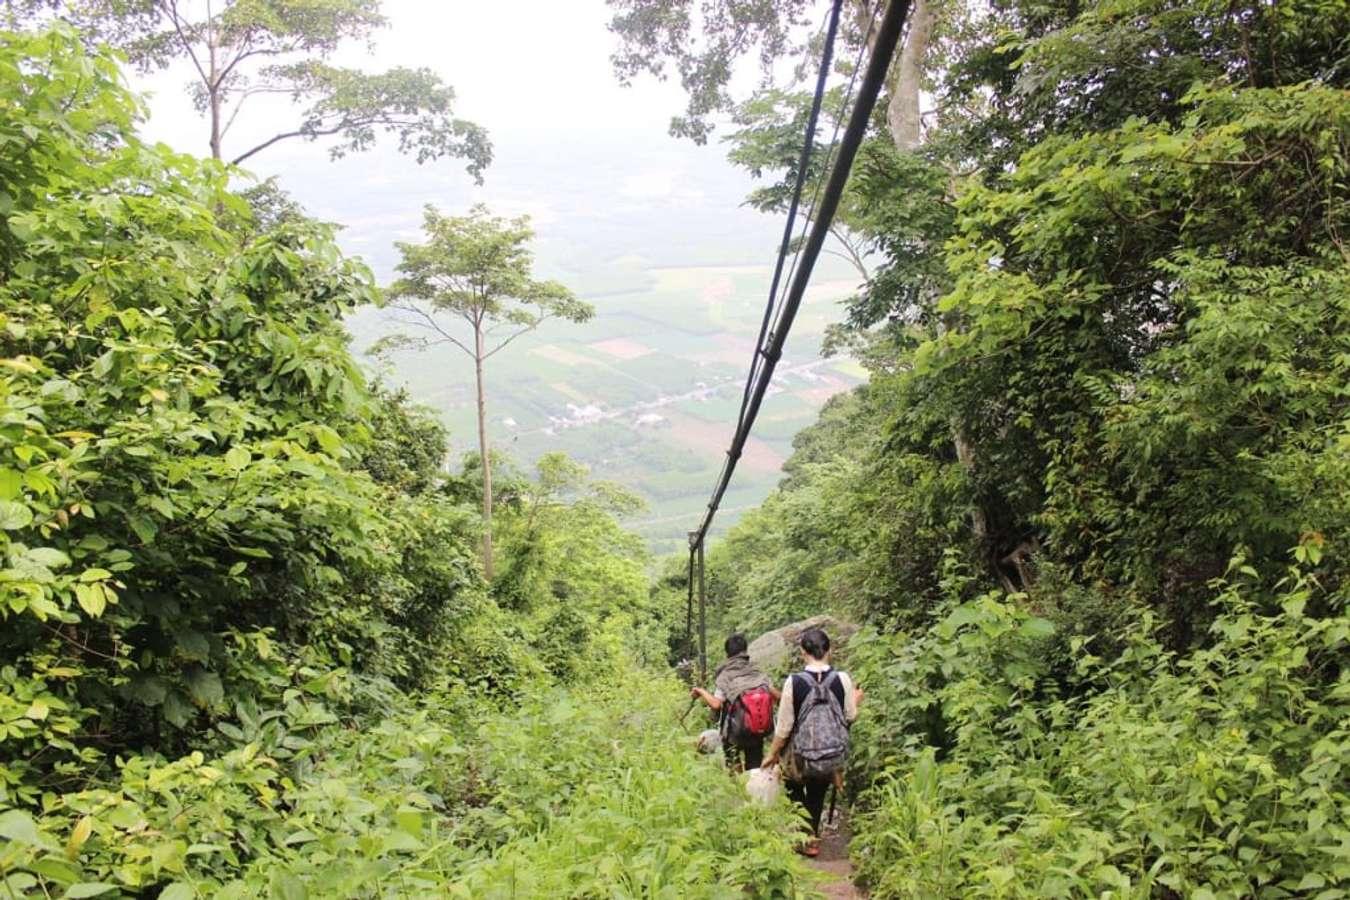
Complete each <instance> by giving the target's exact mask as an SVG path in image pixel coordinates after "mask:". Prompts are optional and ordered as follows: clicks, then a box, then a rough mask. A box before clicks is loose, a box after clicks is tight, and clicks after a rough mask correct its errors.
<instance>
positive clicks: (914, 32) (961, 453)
mask: <svg viewBox="0 0 1350 900" xmlns="http://www.w3.org/2000/svg"><path fill="white" fill-rule="evenodd" d="M932 37H933V6H932V2H931V0H914V5H913V6H912V7H911V8H910V11H909V32H908V34H907V35H906V37H905V46H904V47H903V48H902V49H901V51H900V61H899V63H898V64H897V65H896V70H895V81H894V85H893V87H892V90H891V102H890V104H889V105H888V106H887V108H886V124H887V126H888V127H889V128H890V132H891V137H892V139H893V140H894V141H895V145H896V146H897V147H898V148H900V149H901V150H905V151H913V150H917V149H918V148H919V145H920V144H921V143H922V142H923V119H922V109H921V107H920V104H919V99H920V92H921V88H922V86H923V74H924V62H925V57H926V56H927V55H928V45H929V44H930V43H931V41H932ZM933 299H936V298H933ZM942 327H945V328H948V329H955V328H959V327H960V323H959V322H957V321H956V320H955V319H950V320H946V321H944V323H943V326H942ZM951 427H952V445H953V447H954V448H955V450H956V458H957V460H959V461H960V463H961V466H962V467H963V468H964V469H965V470H966V472H967V473H968V474H971V475H973V474H974V472H975V468H976V465H977V462H978V461H977V459H976V457H975V447H974V445H973V444H972V443H971V441H970V437H969V436H968V435H967V434H966V432H965V429H964V428H963V427H962V425H961V423H960V421H958V420H957V419H956V418H955V417H953V418H952V423H951ZM970 524H971V531H972V532H973V533H974V534H975V539H976V540H977V541H979V542H980V544H981V545H985V544H987V542H988V539H989V517H988V515H987V514H986V513H985V511H984V508H983V507H982V506H981V505H980V501H979V500H978V499H976V500H975V501H974V503H972V505H971V508H970ZM995 568H997V567H995Z"/></svg>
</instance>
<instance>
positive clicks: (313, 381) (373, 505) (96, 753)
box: [0, 29, 801, 900]
mask: <svg viewBox="0 0 1350 900" xmlns="http://www.w3.org/2000/svg"><path fill="white" fill-rule="evenodd" d="M140 115H141V110H140V107H139V101H138V100H137V99H136V98H134V97H133V96H132V95H130V94H129V93H128V92H127V90H126V89H125V88H124V87H123V86H122V81H121V76H120V73H119V71H118V67H117V64H116V63H115V62H114V60H113V58H112V57H111V56H110V55H108V54H105V53H101V52H91V51H87V50H85V49H84V48H83V47H82V45H81V43H80V41H79V40H78V39H77V37H76V36H75V35H74V34H73V33H72V32H70V31H67V30H60V29H58V30H54V31H48V32H45V33H41V34H30V35H19V34H14V33H8V34H3V35H2V36H0V216H3V226H4V227H3V228H0V342H3V352H0V367H2V368H0V542H2V543H3V551H4V556H5V564H4V568H3V574H2V575H0V584H3V588H2V590H3V594H2V595H0V596H2V598H3V599H2V600H0V617H2V620H3V623H4V626H3V631H0V838H3V844H2V845H0V885H2V886H3V890H0V893H2V894H3V895H4V896H40V897H49V896H65V897H92V896H137V897H159V898H171V900H179V898H185V897H195V896H202V897H205V896H237V897H255V896H274V897H284V898H294V897H304V896H316V897H320V896H332V897H335V896H344V897H350V896H372V897H373V896H411V895H422V896H425V895H429V894H436V895H454V896H476V897H477V896H497V895H501V896H529V895H534V896H539V895H545V894H546V895H550V896H558V895H594V894H595V893H597V892H598V891H600V890H601V886H603V890H604V892H605V893H609V892H611V891H613V890H619V891H625V892H627V893H629V894H632V895H644V896H712V895H725V894H727V893H736V892H738V890H739V888H738V886H740V885H745V884H748V883H751V882H753V883H756V884H763V885H772V886H775V889H778V888H781V889H783V890H785V891H792V890H795V888H794V887H793V885H794V884H797V883H800V878H801V873H800V872H799V871H798V870H797V869H796V867H795V866H796V864H795V863H793V862H792V861H791V860H790V858H789V857H790V855H788V854H785V850H786V849H787V847H788V840H789V835H790V832H791V828H790V827H789V825H790V823H789V820H788V819H787V814H786V813H785V812H784V811H782V810H757V809H747V808H745V807H744V805H743V804H741V803H740V802H738V800H737V793H736V789H735V787H734V786H733V785H732V784H731V783H729V782H727V780H726V779H725V778H724V777H722V775H721V774H720V771H719V770H718V768H717V766H716V765H709V764H708V763H707V762H706V761H703V760H698V759H695V758H694V757H693V756H692V755H691V754H689V752H688V745H687V743H686V742H684V741H683V740H677V739H676V737H677V735H678V734H679V732H678V730H677V729H676V726H675V721H676V716H675V715H674V714H673V710H672V709H671V706H670V704H671V702H678V701H675V700H674V698H675V697H677V696H678V694H679V692H678V691H677V690H675V688H674V686H673V685H671V684H667V683H666V682H665V681H663V680H659V679H654V678H653V676H650V675H642V676H639V675H637V674H635V673H636V672H637V671H638V670H637V669H635V668H634V667H635V666H637V665H640V664H643V663H649V664H659V665H662V666H663V665H664V664H665V661H666V657H667V655H668V649H669V643H670V638H669V632H670V630H671V625H670V624H669V621H670V620H671V618H672V617H673V615H674V613H675V612H676V611H677V610H674V609H669V610H667V609H662V608H659V607H657V606H654V605H653V601H652V600H651V599H650V597H649V593H648V590H647V573H646V565H647V559H646V554H645V551H644V550H643V548H642V545H641V543H640V542H639V541H638V540H637V539H636V538H635V537H633V536H631V535H629V534H627V533H625V532H624V531H623V530H622V529H621V528H620V527H619V525H618V524H617V521H616V518H615V514H616V513H622V512H624V511H625V510H627V509H629V508H630V507H631V504H632V499H631V498H630V497H629V496H627V495H626V494H625V493H624V492H622V491H621V490H619V489H616V488H614V487H612V486H608V485H603V484H592V483H589V482H588V480H587V477H586V473H585V471H584V470H582V469H581V468H580V467H578V466H576V465H575V464H573V463H571V462H569V461H568V460H566V459H565V458H562V457H548V458H545V459H544V460H543V461H542V462H541V463H540V464H539V467H538V471H537V472H535V473H533V474H531V475H530V476H529V477H526V476H525V475H523V474H520V473H512V474H509V475H508V477H507V478H506V479H505V483H504V484H503V485H502V486H501V489H500V490H499V493H498V498H497V500H498V504H499V509H498V522H497V527H498V529H499V531H498V539H499V541H500V543H501V547H502V555H501V567H500V570H499V573H500V574H499V578H498V580H497V582H496V583H494V584H493V585H492V586H491V589H489V587H488V586H487V585H486V584H485V583H484V581H483V579H482V576H481V574H480V563H479V560H478V558H477V550H476V548H477V547H478V545H479V538H480V533H479V529H480V525H479V522H480V519H479V517H478V513H477V511H476V509H475V506H476V503H477V499H478V491H477V487H476V483H475V479H474V465H472V464H471V465H469V466H467V467H466V469H465V471H464V472H463V473H462V474H460V475H447V474H446V473H445V472H444V471H443V469H442V462H443V460H444V458H445V454H446V445H445V434H444V433H443V430H442V428H441V426H440V425H438V424H437V423H436V422H435V420H434V418H432V417H431V416H429V415H428V414H427V413H425V412H423V411H421V410H419V409H418V408H417V407H415V406H413V405H411V404H410V403H409V401H408V399H407V398H406V397H404V396H402V395H400V394H398V393H393V392H390V391H388V390H385V389H382V388H380V387H379V386H378V385H371V384H368V383H366V381H365V380H364V379H363V376H362V375H361V372H360V371H359V368H358V365H357V363H356V361H355V360H354V358H353V357H352V356H351V354H350V352H349V350H348V348H347V346H346V338H345V335H344V332H343V330H342V327H341V324H340V318H341V316H342V314H343V313H344V312H345V311H347V310H350V309H352V308H353V307H355V306H357V305H359V304H364V303H369V302H371V301H372V299H373V298H374V296H375V288H374V285H373V283H372V279H371V277H370V274H369V273H368V272H367V271H366V270H365V269H364V268H363V267H362V266H361V265H359V264H357V263H356V262H354V261H353V260H350V259H348V258H345V257H344V256H343V255H342V254H341V253H340V252H339V251H338V250H337V248H336V245H335V244H334V242H333V234H332V229H331V228H330V227H328V226H325V225H320V224H318V223H314V222H312V221H310V220H308V219H306V218H305V217H304V216H303V215H300V214H298V212H297V211H296V210H294V209H291V210H290V211H289V213H287V214H285V215H274V214H273V213H275V212H276V204H275V203H272V202H269V201H267V197H266V192H264V194H263V195H259V194H257V193H255V194H254V199H255V201H257V202H258V212H257V213H255V210H254V209H253V208H251V207H250V205H249V203H248V202H246V201H245V200H244V199H243V198H241V197H240V196H239V195H236V194H233V193H231V192H230V190H229V189H228V185H227V176H228V172H227V170H226V169H225V168H224V167H223V166H221V165H220V164H218V163H215V162H211V161H203V160H200V159H197V158H193V157H190V156H184V155H180V154H177V153H174V152H172V151H170V150H169V149H168V148H165V147H163V146H149V145H147V144H145V143H143V142H141V141H140V140H139V139H138V138H137V137H136V133H135V127H136V122H137V120H138V118H139V116H140ZM602 676H603V677H602ZM594 683H603V684H604V685H608V689H597V688H594V687H587V688H586V689H585V690H584V691H579V692H578V695H577V696H576V697H575V698H572V699H569V697H570V694H569V691H570V690H573V688H571V687H570V686H573V685H581V684H586V685H588V686H589V685H592V684H594ZM624 685H628V686H629V687H628V688H627V689H624V690H621V686H624ZM634 685H635V686H634ZM663 697H664V698H665V699H664V700H663V699H662V698H663ZM635 785H637V786H640V787H641V790H633V787H634V786H635ZM708 813H710V815H708ZM696 824H697V825H698V827H694V826H695V825H696Z"/></svg>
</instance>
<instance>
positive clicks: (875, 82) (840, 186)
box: [689, 0, 911, 553]
mask: <svg viewBox="0 0 1350 900" xmlns="http://www.w3.org/2000/svg"><path fill="white" fill-rule="evenodd" d="M910 2H911V0H889V2H888V3H887V5H886V12H885V15H884V16H883V17H882V20H881V25H880V27H879V28H878V30H877V35H876V42H875V44H874V46H873V48H872V55H871V58H870V59H869V60H868V63H867V70H866V73H865V74H864V76H863V79H862V83H861V86H860V87H859V88H858V96H857V100H856V102H855V104H854V107H853V110H852V112H851V113H850V114H849V120H848V126H847V127H846V128H845V129H844V133H843V137H842V138H840V139H839V141H838V146H837V152H836V154H835V157H834V159H835V162H834V165H833V167H832V168H831V169H830V170H829V172H828V178H827V179H826V181H825V182H824V187H823V189H822V191H821V193H820V194H819V197H820V200H819V203H820V205H819V207H818V208H817V211H816V221H815V223H814V225H813V227H811V228H810V234H809V236H808V237H807V239H806V242H805V243H804V244H803V245H802V246H801V248H800V251H799V255H800V259H801V265H800V267H794V270H793V277H792V279H791V281H790V286H789V288H788V292H787V294H786V296H785V298H784V300H783V305H782V310H781V312H780V314H779V318H778V321H780V322H781V323H782V325H781V328H776V329H775V330H774V331H773V332H772V336H771V338H770V339H769V341H768V344H767V346H765V347H760V348H758V349H757V351H756V360H755V362H756V363H758V362H760V360H761V359H762V371H760V372H759V375H758V377H757V378H756V379H755V381H754V389H753V392H752V394H751V396H750V398H749V403H748V404H747V405H745V406H744V407H743V412H742V415H741V417H740V421H739V423H738V425H737V428H736V433H735V435H733V437H732V440H731V447H730V448H729V449H728V450H727V460H726V462H725V463H724V464H723V466H722V472H721V474H720V475H719V477H718V481H717V485H716V486H715V487H714V489H713V494H712V497H711V499H710V500H709V501H708V509H707V512H706V513H705V514H704V517H703V520H702V521H701V522H700V524H699V527H698V529H697V530H696V531H692V532H690V537H689V547H690V551H691V553H692V552H693V551H694V550H696V549H697V548H701V547H702V546H703V544H704V542H705V540H706V539H707V535H708V529H709V528H710V527H711V526H712V520H713V517H714V516H715V515H716V514H717V510H718V507H719V506H720V505H721V502H722V498H723V497H724V496H725V494H726V490H727V487H728V486H729V485H730V483H731V477H732V475H734V474H735V469H736V464H737V462H738V461H739V459H740V456H741V454H742V453H743V452H744V450H745V443H746V441H747V440H748V439H749V437H750V429H751V428H752V427H753V426H754V421H755V418H756V416H757V415H758V414H759V410H760V407H761V405H762V404H763V402H764V398H765V395H766V394H767V392H768V388H769V385H770V383H771V381H772V379H773V372H774V369H775V368H776V367H777V364H778V360H779V358H780V357H781V356H782V352H783V346H784V344H785V343H786V340H787V332H788V331H789V330H790V329H791V327H792V323H793V321H794V320H795V318H796V314H797V311H798V310H799V309H800V307H801V303H802V299H803V297H804V295H805V293H806V288H807V285H808V284H809V283H810V279H811V273H812V271H813V270H814V268H815V263H816V260H817V258H818V257H819V255H820V251H821V249H822V248H823V247H824V244H825V241H826V239H827V238H828V236H829V229H830V225H831V223H832V221H833V219H834V215H835V213H836V212H837V211H838V209H839V203H840V201H841V200H842V199H843V196H844V191H845V188H846V187H847V185H848V178H849V174H850V172H851V170H852V168H853V161H854V159H855V158H856V156H857V153H858V148H859V147H861V146H862V143H863V140H864V139H865V138H866V136H867V131H868V128H869V122H870V119H871V115H872V111H873V110H874V109H875V106H876V101H877V98H878V96H879V95H880V93H881V90H882V87H883V86H884V84H885V82H886V78H887V72H888V70H889V68H890V64H891V60H892V58H893V56H894V54H895V49H896V46H897V45H898V43H899V41H900V35H901V33H902V31H903V30H904V26H905V20H906V18H907V17H908V13H909V8H910ZM869 30H870V26H869ZM856 74H857V69H856V67H855V70H854V76H855V77H856ZM836 133H837V132H836Z"/></svg>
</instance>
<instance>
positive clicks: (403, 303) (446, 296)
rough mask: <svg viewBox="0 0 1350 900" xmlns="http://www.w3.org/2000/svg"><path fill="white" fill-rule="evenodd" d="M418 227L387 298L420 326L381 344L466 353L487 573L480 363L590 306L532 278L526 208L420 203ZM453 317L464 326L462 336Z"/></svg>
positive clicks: (488, 474) (487, 474)
mask: <svg viewBox="0 0 1350 900" xmlns="http://www.w3.org/2000/svg"><path fill="white" fill-rule="evenodd" d="M423 229H424V230H425V232H426V235H427V240H426V242H425V243H421V244H408V243H399V244H398V245H397V246H398V249H399V253H401V254H402V257H403V259H402V261H401V262H400V263H399V264H398V268H397V271H398V273H399V274H400V275H401V276H402V277H401V278H400V279H399V280H398V281H396V282H395V283H394V284H393V285H392V286H391V287H390V289H389V302H390V305H391V306H392V307H393V308H394V309H396V310H398V311H400V312H401V313H403V321H404V322H405V323H406V324H408V325H411V326H414V327H417V328H419V329H421V330H422V331H423V332H425V334H424V335H423V336H422V337H421V338H416V339H411V338H408V337H406V336H396V337H394V338H392V339H390V340H387V341H386V342H384V344H383V346H384V347H390V346H397V345H408V344H411V345H414V346H420V347H431V346H436V345H439V344H450V345H452V346H454V347H458V348H459V349H460V350H462V351H463V352H464V353H466V354H467V355H468V356H469V357H470V358H471V359H473V368H474V384H475V388H476V392H477V406H478V452H479V457H480V459H481V463H482V469H483V572H484V574H485V575H486V577H487V578H488V579H489V580H491V578H492V456H491V447H490V445H489V441H488V431H487V389H486V385H485V382H484V378H483V367H484V365H485V364H486V363H487V361H488V360H489V359H491V358H492V357H493V356H495V355H496V354H497V353H499V352H501V351H502V349H503V348H505V347H506V346H507V345H508V344H510V343H511V342H512V341H514V340H515V339H516V338H518V337H520V336H521V335H522V334H525V333H527V332H530V331H533V330H534V329H536V328H538V327H539V326H540V325H542V324H543V323H544V322H545V321H547V320H548V319H554V318H560V319H567V320H568V321H572V322H584V321H586V320H587V319H589V318H590V317H591V316H592V315H594V314H595V310H594V308H593V307H591V306H590V304H588V303H583V302H582V301H580V300H578V299H577V298H576V297H575V296H573V294H572V292H571V291H569V290H568V289H567V288H566V287H564V286H563V285H561V284H559V283H558V282H556V281H537V280H535V278H534V277H533V273H532V269H533V268H534V254H533V253H531V252H530V249H529V244H530V241H531V240H532V239H533V238H534V231H533V230H532V229H531V228H530V225H529V217H527V216H521V217H519V218H515V219H503V218H500V217H497V216H493V215H491V214H490V213H489V212H488V210H487V208H486V207H484V206H482V205H478V206H475V207H474V208H473V209H472V210H470V212H469V214H468V215H467V216H446V215H443V214H442V213H440V212H439V211H438V210H437V209H436V208H435V207H433V206H427V208H426V215H425V220H424V222H423ZM457 320H458V321H457ZM460 322H462V323H463V324H464V325H467V326H468V335H467V336H466V335H465V334H464V333H463V331H462V326H461V325H460V324H459V323H460ZM457 329H460V330H458V333H457Z"/></svg>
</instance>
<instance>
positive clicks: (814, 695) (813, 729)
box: [792, 669, 848, 781]
mask: <svg viewBox="0 0 1350 900" xmlns="http://www.w3.org/2000/svg"><path fill="white" fill-rule="evenodd" d="M836 685H838V688H836ZM805 686H809V687H808V689H807V691H805V692H804V696H803V692H802V691H801V690H800V687H805ZM792 687H793V692H792V699H793V703H794V705H795V706H796V713H797V716H796V718H797V721H796V723H795V724H794V725H793V730H792V753H793V756H794V757H795V760H794V761H795V763H796V765H795V768H796V770H797V771H796V775H797V776H798V777H800V778H803V779H809V780H813V781H814V780H825V779H829V778H833V777H834V774H835V773H836V772H840V771H842V770H843V768H844V766H845V764H847V762H848V722H847V721H845V720H844V705H843V703H842V702H840V700H839V694H838V693H836V690H838V691H839V692H840V693H842V691H843V685H842V684H841V683H840V681H839V673H838V672H836V671H834V670H833V669H831V670H830V671H829V672H827V673H826V674H825V677H823V678H817V677H816V676H815V675H814V674H813V673H810V672H804V673H800V674H798V675H794V676H793V685H792Z"/></svg>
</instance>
